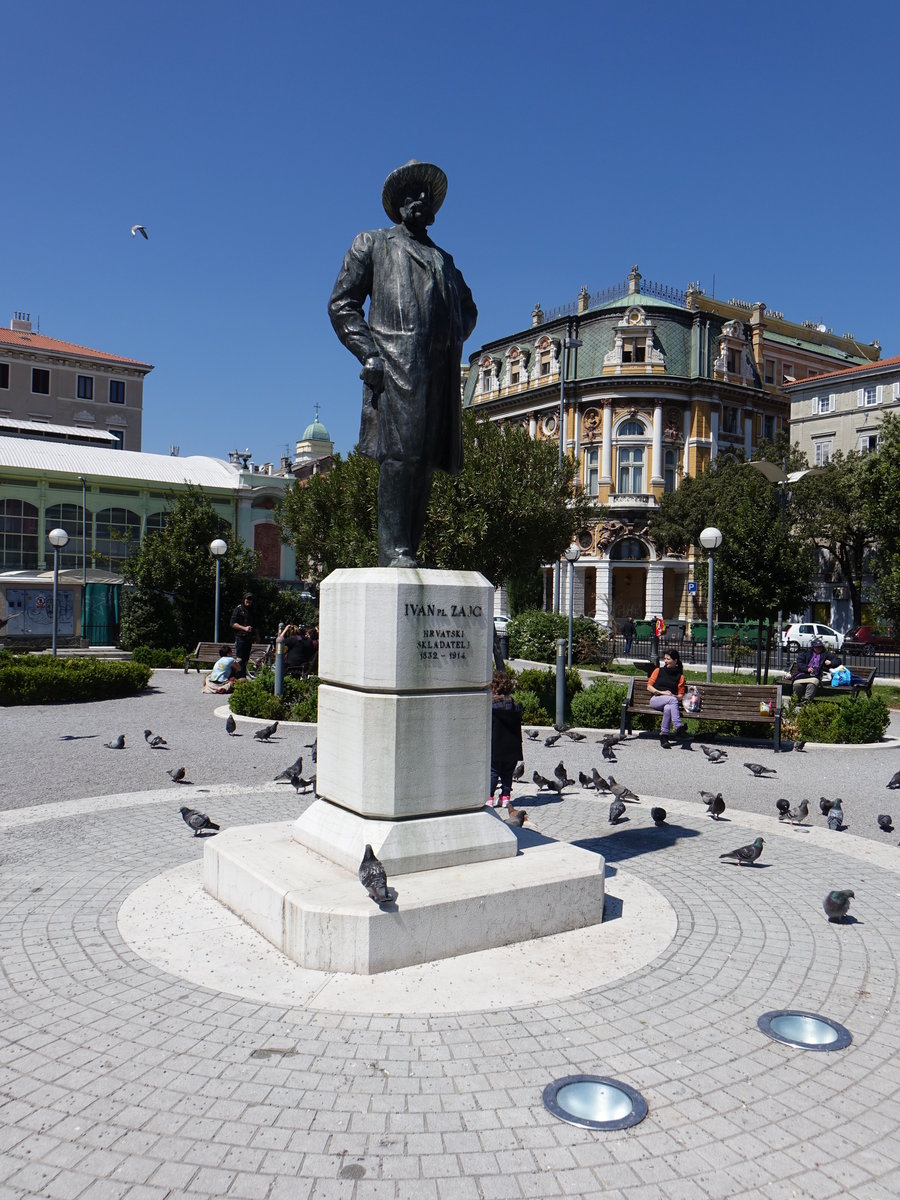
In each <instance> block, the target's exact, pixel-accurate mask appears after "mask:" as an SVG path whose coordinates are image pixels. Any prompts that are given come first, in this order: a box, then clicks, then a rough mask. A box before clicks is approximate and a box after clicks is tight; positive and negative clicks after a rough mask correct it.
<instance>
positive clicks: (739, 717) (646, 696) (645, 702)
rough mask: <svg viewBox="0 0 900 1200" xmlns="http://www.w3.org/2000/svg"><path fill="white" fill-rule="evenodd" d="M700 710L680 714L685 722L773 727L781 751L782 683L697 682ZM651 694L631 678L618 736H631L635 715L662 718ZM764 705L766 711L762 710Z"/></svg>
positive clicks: (636, 679)
mask: <svg viewBox="0 0 900 1200" xmlns="http://www.w3.org/2000/svg"><path fill="white" fill-rule="evenodd" d="M692 686H696V688H697V690H698V692H699V693H700V701H701V707H700V711H699V712H698V713H684V712H683V713H682V718H683V719H684V720H689V721H690V720H697V721H753V722H754V723H756V724H760V725H773V726H774V733H773V745H774V747H775V750H776V751H778V750H780V749H781V684H780V683H766V684H759V683H738V684H732V683H698V684H696V685H692ZM651 699H652V696H651V694H650V693H649V692H648V691H647V681H646V680H645V679H639V678H637V676H633V677H632V678H631V680H630V681H629V684H628V691H627V693H626V696H625V699H624V700H623V702H622V720H621V722H620V724H619V733H620V734H621V735H622V736H624V735H625V733H626V731H627V732H628V733H631V718H632V717H633V716H634V714H635V713H640V714H641V715H642V716H650V717H661V716H662V714H661V713H660V712H659V711H658V709H655V708H651V707H650V701H651ZM763 705H767V706H768V711H763V710H761V706H763Z"/></svg>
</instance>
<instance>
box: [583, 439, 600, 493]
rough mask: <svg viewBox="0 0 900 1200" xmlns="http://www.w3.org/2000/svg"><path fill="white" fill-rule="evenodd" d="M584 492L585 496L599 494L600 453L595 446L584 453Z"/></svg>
mask: <svg viewBox="0 0 900 1200" xmlns="http://www.w3.org/2000/svg"><path fill="white" fill-rule="evenodd" d="M584 491H585V495H587V496H597V495H599V493H600V451H599V449H598V448H597V447H596V446H592V447H591V448H590V449H589V450H585V452H584Z"/></svg>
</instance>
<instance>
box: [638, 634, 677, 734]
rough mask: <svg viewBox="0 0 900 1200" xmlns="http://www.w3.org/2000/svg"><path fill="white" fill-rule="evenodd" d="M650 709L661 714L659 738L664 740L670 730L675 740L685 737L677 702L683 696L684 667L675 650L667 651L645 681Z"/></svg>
mask: <svg viewBox="0 0 900 1200" xmlns="http://www.w3.org/2000/svg"><path fill="white" fill-rule="evenodd" d="M647 691H648V692H649V693H650V707H651V708H655V709H656V710H657V711H658V712H662V728H661V730H660V738H661V739H665V738H666V736H667V734H668V733H669V732H670V730H671V731H672V732H673V733H674V736H675V737H677V738H682V737H685V729H684V725H683V724H682V723H681V709H680V707H679V701H680V700H681V698H682V697H683V696H684V692H685V683H684V667H683V666H682V662H681V655H680V654H679V653H678V651H677V650H667V651H666V652H665V654H664V655H663V661H662V665H661V666H659V667H657V668H656V669H655V670H654V671H653V673H652V674H651V675H650V678H649V679H648V680H647Z"/></svg>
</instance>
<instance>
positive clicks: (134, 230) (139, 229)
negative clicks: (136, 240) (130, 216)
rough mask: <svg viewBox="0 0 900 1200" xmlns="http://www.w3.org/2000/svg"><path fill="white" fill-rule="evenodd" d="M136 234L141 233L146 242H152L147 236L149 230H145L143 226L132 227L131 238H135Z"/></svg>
mask: <svg viewBox="0 0 900 1200" xmlns="http://www.w3.org/2000/svg"><path fill="white" fill-rule="evenodd" d="M136 233H139V234H140V235H141V237H142V238H143V239H144V241H147V242H149V241H150V238H149V237H148V235H147V230H146V229H145V228H144V226H143V225H132V227H131V236H132V237H134V235H135V234H136Z"/></svg>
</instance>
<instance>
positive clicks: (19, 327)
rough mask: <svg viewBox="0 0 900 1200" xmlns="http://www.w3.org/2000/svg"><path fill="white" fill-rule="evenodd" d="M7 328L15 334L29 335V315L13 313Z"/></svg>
mask: <svg viewBox="0 0 900 1200" xmlns="http://www.w3.org/2000/svg"><path fill="white" fill-rule="evenodd" d="M9 327H10V329H14V330H15V331H16V332H17V333H31V313H24V312H17V313H13V316H12V320H11V321H10V323H9Z"/></svg>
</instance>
